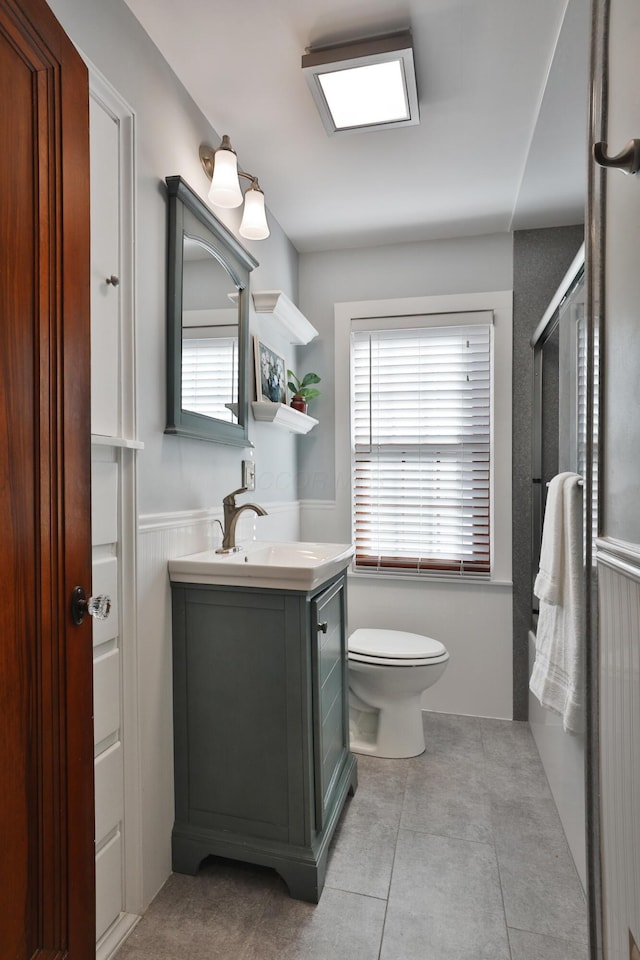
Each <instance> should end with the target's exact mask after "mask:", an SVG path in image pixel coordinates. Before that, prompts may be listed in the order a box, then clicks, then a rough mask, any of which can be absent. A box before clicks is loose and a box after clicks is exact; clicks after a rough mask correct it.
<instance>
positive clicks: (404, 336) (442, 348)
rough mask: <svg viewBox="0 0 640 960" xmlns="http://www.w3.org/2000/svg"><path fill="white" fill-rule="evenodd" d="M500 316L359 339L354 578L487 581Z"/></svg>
mask: <svg viewBox="0 0 640 960" xmlns="http://www.w3.org/2000/svg"><path fill="white" fill-rule="evenodd" d="M472 318H473V320H474V321H475V322H473V323H471V322H464V321H469V320H470V319H472ZM491 318H492V315H491V313H490V312H482V313H476V314H473V315H472V316H471V317H470V316H469V315H466V316H464V315H462V316H460V317H459V319H460V320H462V321H463V322H462V323H460V324H458V323H455V324H454V325H452V324H451V323H450V321H449V322H447V320H446V319H445V318H439V320H440V321H441V322H442V324H443V325H439V326H431V325H423V326H417V325H415V324H416V320H415V318H411V319H410V320H409V322H411V321H413V323H414V325H413V326H412V327H411V328H409V327H402V328H399V327H395V328H394V329H375V330H355V331H354V332H353V333H352V335H351V368H352V379H351V383H352V399H351V403H352V445H351V447H352V476H353V524H354V536H355V548H356V549H355V566H356V569H360V570H372V569H373V570H385V571H387V570H389V571H393V570H396V571H414V572H419V571H425V572H428V571H432V572H442V573H455V574H474V575H480V576H483V575H484V576H489V574H490V566H491V563H490V557H491V543H490V483H491V366H492V363H491V344H492V326H491V322H490V321H491ZM444 323H447V325H444Z"/></svg>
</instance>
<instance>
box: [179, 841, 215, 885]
mask: <svg viewBox="0 0 640 960" xmlns="http://www.w3.org/2000/svg"><path fill="white" fill-rule="evenodd" d="M208 852H209V851H208V850H203V848H202V844H201V843H198V842H196V841H194V840H187V839H185V838H184V837H173V838H172V840H171V868H172V869H173V871H174V873H186V874H188V875H189V876H190V877H195V875H196V873H197V872H198V867H199V866H200V864H201V862H202V861H203V860H204V858H205V857H206V856H207V855H208Z"/></svg>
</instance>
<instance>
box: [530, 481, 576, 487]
mask: <svg viewBox="0 0 640 960" xmlns="http://www.w3.org/2000/svg"><path fill="white" fill-rule="evenodd" d="M534 483H535V480H534ZM550 483H551V480H547V482H546V483H545V487H548V486H549V484H550ZM578 486H579V487H584V480H578Z"/></svg>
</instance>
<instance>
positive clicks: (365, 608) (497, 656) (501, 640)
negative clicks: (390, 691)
mask: <svg viewBox="0 0 640 960" xmlns="http://www.w3.org/2000/svg"><path fill="white" fill-rule="evenodd" d="M300 522H301V529H302V535H301V536H302V539H303V540H324V541H329V542H332V541H335V542H337V543H342V542H344V541H345V539H347V540H348V539H349V534H347V535H346V537H345V525H344V520H343V519H341V510H340V509H338V507H337V505H336V503H335V502H334V501H329V500H302V501H301V502H300ZM512 593H513V591H512V585H511V583H510V582H501V583H496V582H493V583H488V582H487V581H480V580H476V581H471V580H455V579H453V578H451V579H449V580H445V579H442V580H438V579H435V578H431V579H428V578H424V579H421V578H415V577H414V578H411V577H398V576H393V575H388V576H384V575H381V576H378V575H371V574H353V575H350V576H349V580H348V606H347V609H348V629H349V632H353V631H354V630H356V629H358V628H359V627H383V628H386V629H389V630H394V629H395V630H406V631H408V632H410V633H420V634H426V635H427V636H430V637H435V638H436V639H437V640H440V641H441V642H442V643H444V645H445V646H446V648H447V650H448V651H449V656H450V660H449V663H448V665H447V669H446V670H445V672H444V674H443V675H442V677H441V678H440V679H439V680H438V682H437V683H436V684H435V685H434V686H433V687H431V688H430V689H429V690H427V691H425V693H424V694H423V698H422V706H423V709H424V710H434V711H437V712H438V713H457V714H466V715H467V716H477V717H498V718H503V719H508V720H510V719H511V718H512V717H513V694H512V690H513V620H512Z"/></svg>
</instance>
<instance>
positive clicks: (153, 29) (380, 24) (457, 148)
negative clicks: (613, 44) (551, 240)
mask: <svg viewBox="0 0 640 960" xmlns="http://www.w3.org/2000/svg"><path fill="white" fill-rule="evenodd" d="M127 3H128V5H129V7H130V8H131V10H132V11H133V13H134V14H135V15H136V17H137V18H138V20H139V21H140V22H141V23H142V25H143V27H144V28H145V30H146V31H147V33H148V34H149V35H150V36H151V38H152V39H153V41H154V42H155V43H156V45H157V46H158V48H159V49H160V51H161V52H162V53H163V55H164V57H165V58H166V59H167V60H168V62H169V63H170V65H171V66H172V68H173V70H174V71H175V73H176V74H177V76H178V77H179V78H180V80H181V81H182V82H183V84H184V85H185V87H186V88H187V90H188V91H189V92H190V94H191V96H192V97H193V99H194V100H195V102H196V103H197V104H198V106H199V107H200V109H201V110H202V111H203V113H204V114H205V115H206V116H207V118H208V119H209V121H210V123H211V124H212V126H213V127H214V129H215V130H217V131H218V133H219V134H223V133H228V134H229V136H230V137H231V141H232V144H233V146H234V148H235V150H236V151H237V153H238V159H239V163H240V165H241V166H242V167H243V168H244V169H245V170H248V171H250V172H251V173H252V174H254V175H257V176H258V177H259V178H260V185H261V187H262V189H263V190H264V192H265V196H266V202H267V206H268V208H269V210H270V212H271V214H272V215H273V216H274V217H275V218H276V219H277V220H278V221H279V222H280V224H281V226H282V228H283V229H284V230H285V232H286V233H287V234H288V236H289V237H290V238H291V240H292V241H293V243H294V245H295V246H296V248H297V249H298V250H299V251H301V252H302V251H310V250H324V249H331V248H334V249H335V248H340V247H353V246H369V245H377V244H382V243H390V242H401V241H407V240H420V239H429V238H435V237H452V236H463V235H471V234H481V233H493V232H497V231H505V230H511V229H525V228H529V227H541V226H558V225H561V224H569V223H579V222H581V221H582V219H583V209H584V194H585V187H586V150H587V135H586V129H587V98H588V83H587V76H588V74H587V65H588V36H589V22H590V20H589V8H590V4H589V2H588V0H399V2H397V3H396V4H394V5H393V6H392V5H391V4H389V2H388V0H182V3H180V4H179V5H176V3H175V0H127ZM406 27H410V28H411V30H412V31H413V42H414V55H415V60H416V69H417V82H418V93H419V97H420V112H421V121H420V124H419V126H414V127H406V128H401V129H395V130H386V131H383V130H379V131H363V132H360V133H349V134H342V135H336V136H333V137H329V136H328V135H327V134H326V133H325V130H324V127H323V125H322V121H321V120H320V117H319V115H318V113H317V111H316V108H315V105H314V103H313V100H312V97H311V93H310V91H309V89H308V87H307V84H306V81H305V79H304V76H303V74H302V70H301V68H300V59H301V56H302V54H303V53H304V52H305V48H306V47H308V46H314V45H318V44H321V43H327V42H334V41H341V40H353V39H360V38H362V37H365V36H371V35H375V34H380V33H388V32H391V31H393V30H397V29H403V28H406ZM212 146H218V144H217V143H214V144H212Z"/></svg>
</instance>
